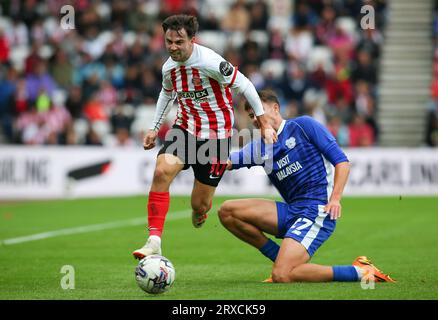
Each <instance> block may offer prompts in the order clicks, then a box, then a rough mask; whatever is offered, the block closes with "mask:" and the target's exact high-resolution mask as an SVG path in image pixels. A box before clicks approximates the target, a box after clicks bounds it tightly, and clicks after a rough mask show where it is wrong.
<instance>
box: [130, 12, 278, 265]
mask: <svg viewBox="0 0 438 320" xmlns="http://www.w3.org/2000/svg"><path fill="white" fill-rule="evenodd" d="M162 26H163V30H164V37H165V45H166V49H167V51H168V53H169V55H170V57H169V59H168V60H167V61H166V62H165V63H164V65H163V67H162V75H163V82H162V90H161V92H160V95H159V97H158V101H157V108H156V113H155V118H154V121H153V124H152V126H151V128H150V129H149V130H148V131H147V133H146V135H145V138H144V149H146V150H148V149H151V148H153V147H154V146H155V140H156V137H157V132H158V130H159V128H160V126H161V124H162V123H163V120H164V119H165V117H166V115H167V113H168V112H169V110H170V108H171V106H172V104H173V102H174V100H175V99H177V102H178V109H177V117H176V119H175V122H174V125H173V127H172V129H171V130H169V132H168V133H167V135H166V139H165V140H166V141H165V143H164V145H163V147H162V148H161V150H160V151H159V153H158V157H157V162H156V167H155V171H154V176H153V181H152V185H151V188H150V192H149V198H148V225H149V238H148V240H147V242H146V244H145V245H144V246H143V247H142V248H140V249H138V250H135V251H134V252H133V255H134V257H136V258H137V259H142V258H143V257H145V256H148V255H151V254H161V235H162V232H163V226H164V222H165V219H166V214H167V211H168V209H169V187H170V185H171V183H172V181H173V179H174V178H175V177H176V176H177V175H178V173H179V172H181V170H186V169H188V168H189V167H192V169H193V172H194V176H195V182H194V186H193V190H192V196H191V206H192V224H193V226H194V227H195V228H199V227H201V226H202V225H203V223H204V222H205V220H206V218H207V212H208V211H209V210H210V208H211V205H212V198H213V195H214V192H215V190H216V187H217V186H218V183H219V181H220V180H221V178H222V176H223V174H224V171H225V168H226V165H227V164H226V163H227V159H228V156H229V147H230V137H231V133H232V129H233V122H234V111H233V101H232V96H231V90H232V89H233V90H236V91H237V92H238V93H241V94H243V95H244V96H245V98H246V99H247V101H249V104H250V106H251V108H252V110H253V112H254V115H255V117H256V121H257V122H258V125H259V128H260V130H261V134H262V136H263V138H264V139H265V140H266V142H267V143H273V142H275V141H276V140H277V135H276V132H275V130H273V129H272V127H271V125H270V124H269V122H268V121H267V120H266V117H265V116H264V111H263V106H262V103H261V101H260V98H259V96H258V94H257V91H256V89H255V87H254V85H253V84H252V83H251V82H250V81H249V80H248V79H247V78H246V77H245V76H244V75H243V74H242V73H240V72H239V71H238V68H237V67H236V66H233V65H231V64H230V63H229V62H228V61H225V60H224V59H223V58H222V57H221V56H220V55H219V54H217V53H216V52H214V51H213V50H211V49H209V48H206V47H204V46H201V45H199V44H197V43H195V34H196V32H197V30H198V22H197V19H196V17H194V16H188V15H174V16H170V17H168V18H167V19H166V20H165V21H164V22H163V24H162ZM206 150H208V151H206Z"/></svg>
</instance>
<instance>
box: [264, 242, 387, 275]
mask: <svg viewBox="0 0 438 320" xmlns="http://www.w3.org/2000/svg"><path fill="white" fill-rule="evenodd" d="M309 260H310V255H309V253H308V252H307V250H306V249H305V247H304V246H303V245H302V244H301V243H299V242H298V241H296V240H295V239H292V238H285V239H284V240H283V243H282V244H281V248H280V252H279V254H278V257H277V260H276V261H275V264H274V267H273V269H272V282H279V283H287V282H328V281H339V282H354V281H361V280H362V279H365V280H367V281H374V282H395V280H393V279H392V278H391V277H390V276H388V275H387V274H384V273H383V272H382V271H381V270H379V269H378V268H377V267H376V266H374V265H373V264H372V262H371V261H370V260H369V259H368V258H367V257H365V256H361V257H358V258H356V260H355V261H354V262H353V265H343V266H323V265H318V264H313V263H308V261H309Z"/></svg>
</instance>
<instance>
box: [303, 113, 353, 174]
mask: <svg viewBox="0 0 438 320" xmlns="http://www.w3.org/2000/svg"><path fill="white" fill-rule="evenodd" d="M295 122H296V123H297V124H298V125H299V126H300V127H301V128H302V130H303V131H304V133H305V135H306V136H307V138H308V139H309V141H310V142H311V143H312V144H313V145H315V146H316V148H317V149H318V150H319V151H320V152H321V153H322V155H323V156H324V157H325V158H326V159H327V160H328V161H330V163H331V164H332V165H334V166H336V165H337V164H338V163H341V162H348V158H347V156H346V155H345V153H344V152H343V151H342V150H341V148H340V147H339V145H338V144H337V142H336V139H335V137H333V135H332V134H331V133H330V131H328V130H327V128H326V127H324V126H323V125H322V124H321V123H319V122H318V121H316V120H315V119H313V118H312V117H309V116H304V117H299V118H296V119H295Z"/></svg>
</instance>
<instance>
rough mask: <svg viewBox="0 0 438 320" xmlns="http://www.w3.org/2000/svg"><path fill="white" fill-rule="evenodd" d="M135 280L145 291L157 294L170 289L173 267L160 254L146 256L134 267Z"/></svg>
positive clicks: (173, 274)
mask: <svg viewBox="0 0 438 320" xmlns="http://www.w3.org/2000/svg"><path fill="white" fill-rule="evenodd" d="M135 280H136V281H137V284H138V286H139V287H140V288H141V289H142V290H144V291H145V292H147V293H150V294H159V293H163V292H166V291H167V290H169V289H170V287H171V286H172V285H173V282H174V281H175V268H174V267H173V264H172V262H170V260H169V259H167V258H165V257H163V256H160V255H152V256H147V257H145V258H144V259H142V260H140V262H139V263H138V265H137V267H136V268H135Z"/></svg>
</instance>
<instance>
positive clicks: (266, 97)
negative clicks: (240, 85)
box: [245, 89, 280, 111]
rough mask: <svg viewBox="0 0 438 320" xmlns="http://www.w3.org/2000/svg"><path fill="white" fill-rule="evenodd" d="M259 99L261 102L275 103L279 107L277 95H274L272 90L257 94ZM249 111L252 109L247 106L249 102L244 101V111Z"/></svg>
mask: <svg viewBox="0 0 438 320" xmlns="http://www.w3.org/2000/svg"><path fill="white" fill-rule="evenodd" d="M259 97H260V100H262V102H266V103H269V102H271V103H276V104H278V105H279V106H280V102H279V101H278V97H277V94H276V93H275V91H274V90H271V89H264V90H262V91H260V92H259ZM250 110H252V107H251V105H250V104H249V102H248V101H246V102H245V111H250Z"/></svg>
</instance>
